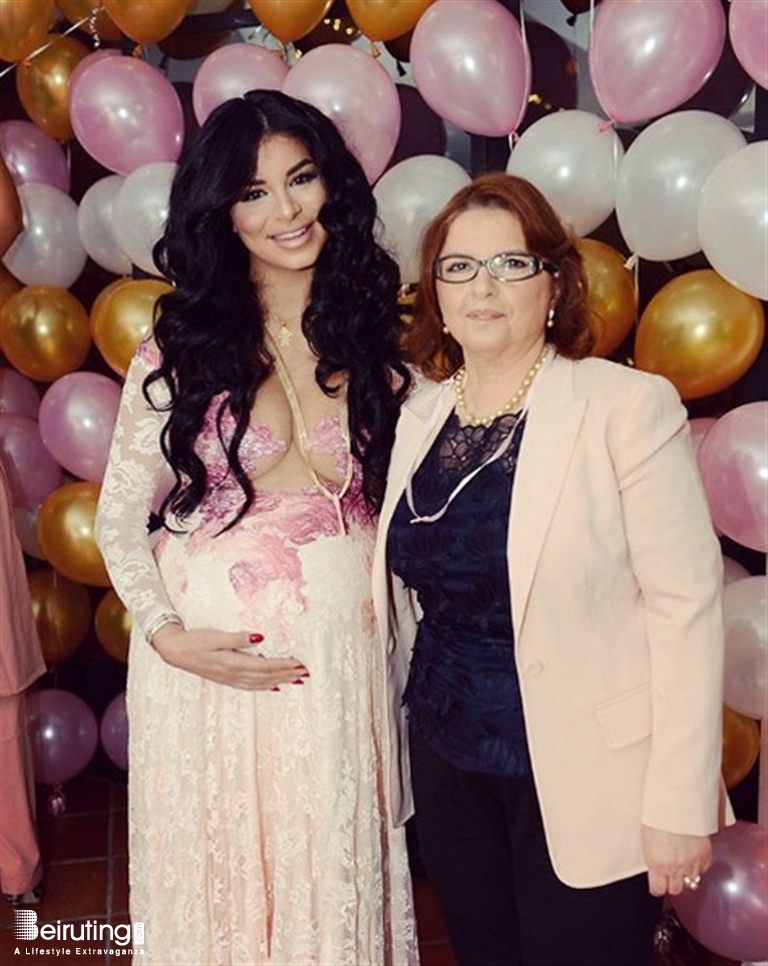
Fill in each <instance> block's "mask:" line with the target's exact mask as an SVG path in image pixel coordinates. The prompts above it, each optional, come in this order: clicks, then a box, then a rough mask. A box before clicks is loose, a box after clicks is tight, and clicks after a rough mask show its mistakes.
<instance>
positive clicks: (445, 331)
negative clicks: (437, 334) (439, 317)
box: [443, 325, 451, 335]
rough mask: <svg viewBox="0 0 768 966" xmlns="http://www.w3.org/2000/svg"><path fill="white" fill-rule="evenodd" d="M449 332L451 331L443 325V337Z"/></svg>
mask: <svg viewBox="0 0 768 966" xmlns="http://www.w3.org/2000/svg"><path fill="white" fill-rule="evenodd" d="M450 331H451V330H450V329H449V328H448V326H447V325H444V326H443V335H448V333H449V332H450Z"/></svg>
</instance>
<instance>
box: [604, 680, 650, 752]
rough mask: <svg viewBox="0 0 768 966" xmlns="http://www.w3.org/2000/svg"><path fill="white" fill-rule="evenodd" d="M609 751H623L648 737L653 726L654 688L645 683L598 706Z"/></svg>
mask: <svg viewBox="0 0 768 966" xmlns="http://www.w3.org/2000/svg"><path fill="white" fill-rule="evenodd" d="M595 712H596V714H597V720H598V721H599V722H600V727H601V729H602V732H603V737H604V738H605V743H606V744H607V745H608V747H609V748H624V747H626V746H627V745H631V744H634V743H635V742H636V741H642V740H643V738H647V737H649V735H650V733H651V726H652V724H653V714H652V710H651V689H650V687H649V685H647V684H643V685H641V687H639V688H634V689H633V690H632V691H626V692H625V693H624V694H620V695H619V696H618V697H615V698H610V699H609V700H608V701H603V702H602V703H601V704H598V705H597V706H596V707H595Z"/></svg>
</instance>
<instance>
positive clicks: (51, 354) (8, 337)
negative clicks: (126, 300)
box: [0, 285, 91, 382]
mask: <svg viewBox="0 0 768 966" xmlns="http://www.w3.org/2000/svg"><path fill="white" fill-rule="evenodd" d="M90 346H91V336H90V331H89V327H88V314H87V313H86V311H85V309H84V308H83V306H82V303H81V302H79V301H78V299H76V298H75V296H74V295H72V294H70V293H69V292H66V291H65V290H64V289H63V288H57V287H56V286H54V285H30V286H27V287H25V288H23V289H21V290H20V291H19V292H17V293H16V294H15V295H13V296H11V298H9V299H8V301H7V302H6V303H5V305H4V306H3V308H2V311H0V349H2V351H3V352H4V353H5V355H6V356H7V358H8V361H9V362H10V363H11V365H13V366H15V368H16V369H18V370H19V372H22V373H23V374H24V375H25V376H29V378H30V379H37V380H39V381H41V382H53V380H54V379H58V378H59V377H60V376H64V375H66V374H67V373H68V372H73V371H74V370H75V369H79V368H80V366H81V365H82V364H83V363H84V362H85V358H86V356H87V355H88V350H89V349H90Z"/></svg>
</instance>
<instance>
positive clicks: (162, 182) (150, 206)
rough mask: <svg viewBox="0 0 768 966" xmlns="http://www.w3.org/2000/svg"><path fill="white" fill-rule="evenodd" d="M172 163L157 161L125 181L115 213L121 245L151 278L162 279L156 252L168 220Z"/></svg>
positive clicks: (173, 171)
mask: <svg viewBox="0 0 768 966" xmlns="http://www.w3.org/2000/svg"><path fill="white" fill-rule="evenodd" d="M176 167H177V166H176V164H174V163H173V162H172V161H155V162H153V163H152V164H144V165H142V166H141V167H140V168H136V169H135V170H134V171H132V172H131V173H130V174H129V175H128V176H127V177H126V178H125V180H124V181H123V183H122V185H121V186H120V188H119V190H118V192H117V194H116V195H115V203H114V206H113V209H112V229H113V231H114V233H115V238H116V239H117V242H118V244H119V245H120V247H121V248H122V250H123V251H124V252H125V254H126V255H127V256H128V258H130V260H131V261H132V262H133V264H134V265H138V266H139V268H141V269H143V270H144V271H145V272H147V273H148V274H149V275H160V274H161V272H160V270H159V269H158V268H157V266H156V265H155V261H154V259H153V257H152V249H153V248H154V246H155V244H156V242H157V241H158V240H159V239H160V236H161V235H162V234H163V229H164V228H165V222H166V220H167V218H168V203H169V199H170V194H171V182H172V181H173V176H174V175H175V173H176Z"/></svg>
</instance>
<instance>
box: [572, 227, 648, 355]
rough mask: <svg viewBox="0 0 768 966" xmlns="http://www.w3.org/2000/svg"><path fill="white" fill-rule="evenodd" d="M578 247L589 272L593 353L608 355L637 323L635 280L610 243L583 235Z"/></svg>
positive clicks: (585, 268)
mask: <svg viewBox="0 0 768 966" xmlns="http://www.w3.org/2000/svg"><path fill="white" fill-rule="evenodd" d="M577 247H578V249H579V251H580V252H581V257H582V259H583V260H584V270H585V271H586V273H587V281H588V286H589V287H588V290H587V291H588V299H587V301H588V303H589V308H590V310H591V315H592V325H593V328H594V332H595V336H596V338H597V344H596V345H595V348H594V349H593V350H592V354H593V355H596V356H603V357H604V356H608V355H610V354H611V353H612V352H613V351H614V349H618V347H619V346H620V345H621V343H622V342H623V341H624V339H626V337H627V336H628V335H629V333H630V332H631V330H632V326H633V325H634V324H635V320H636V318H637V294H636V292H635V279H634V276H633V274H632V272H631V271H630V270H629V269H628V268H625V266H624V262H625V258H624V256H623V255H622V254H621V253H620V252H617V251H616V249H615V248H611V246H610V245H606V244H604V242H600V241H597V240H595V239H594V238H580V239H579V240H578V242H577Z"/></svg>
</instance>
